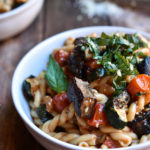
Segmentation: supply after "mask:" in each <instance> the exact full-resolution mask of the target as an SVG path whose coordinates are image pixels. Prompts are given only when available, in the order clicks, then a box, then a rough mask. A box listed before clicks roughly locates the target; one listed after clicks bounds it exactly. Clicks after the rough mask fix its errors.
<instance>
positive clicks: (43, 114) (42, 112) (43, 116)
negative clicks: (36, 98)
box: [36, 104, 53, 123]
mask: <svg viewBox="0 0 150 150" xmlns="http://www.w3.org/2000/svg"><path fill="white" fill-rule="evenodd" d="M36 113H37V115H38V117H39V118H40V120H41V121H42V122H43V123H45V122H46V121H47V120H50V119H53V115H51V114H50V113H48V112H47V111H46V105H45V104H42V105H40V107H38V108H37V109H36Z"/></svg>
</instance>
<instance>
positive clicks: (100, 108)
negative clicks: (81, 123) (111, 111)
mask: <svg viewBox="0 0 150 150" xmlns="http://www.w3.org/2000/svg"><path fill="white" fill-rule="evenodd" d="M87 123H88V124H89V125H90V126H94V127H97V128H98V127H99V126H100V125H106V124H107V118H106V115H105V112H104V105H103V104H100V103H96V105H95V109H94V114H93V116H92V119H90V120H87Z"/></svg>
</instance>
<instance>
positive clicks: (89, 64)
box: [87, 59, 101, 70]
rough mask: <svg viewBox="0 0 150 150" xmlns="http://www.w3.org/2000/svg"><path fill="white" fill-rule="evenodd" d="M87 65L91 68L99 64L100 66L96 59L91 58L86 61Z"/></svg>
mask: <svg viewBox="0 0 150 150" xmlns="http://www.w3.org/2000/svg"><path fill="white" fill-rule="evenodd" d="M87 65H88V66H89V67H90V69H91V70H94V69H96V68H98V67H99V66H101V65H100V64H97V60H96V59H91V60H89V61H88V62H87Z"/></svg>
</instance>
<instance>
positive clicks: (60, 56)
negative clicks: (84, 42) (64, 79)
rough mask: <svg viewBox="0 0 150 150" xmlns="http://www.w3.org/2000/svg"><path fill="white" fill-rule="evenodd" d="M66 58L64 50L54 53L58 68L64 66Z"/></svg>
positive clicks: (67, 54)
mask: <svg viewBox="0 0 150 150" xmlns="http://www.w3.org/2000/svg"><path fill="white" fill-rule="evenodd" d="M68 57H69V53H68V52H66V51H64V50H58V51H56V52H55V53H54V59H55V60H56V61H57V62H58V64H59V65H60V66H63V65H65V63H66V61H67V58H68Z"/></svg>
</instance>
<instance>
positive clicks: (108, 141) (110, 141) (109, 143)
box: [104, 137, 119, 148]
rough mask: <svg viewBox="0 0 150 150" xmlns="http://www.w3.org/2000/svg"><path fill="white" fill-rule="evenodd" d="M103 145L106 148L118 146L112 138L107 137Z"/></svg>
mask: <svg viewBox="0 0 150 150" xmlns="http://www.w3.org/2000/svg"><path fill="white" fill-rule="evenodd" d="M104 144H105V145H106V146H107V147H108V148H118V147H119V144H118V143H117V142H116V141H114V140H113V139H112V138H110V137H107V138H106V140H105V141H104Z"/></svg>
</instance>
